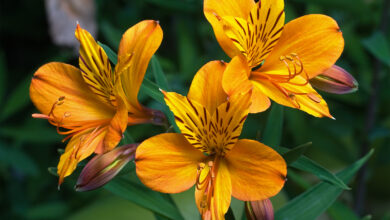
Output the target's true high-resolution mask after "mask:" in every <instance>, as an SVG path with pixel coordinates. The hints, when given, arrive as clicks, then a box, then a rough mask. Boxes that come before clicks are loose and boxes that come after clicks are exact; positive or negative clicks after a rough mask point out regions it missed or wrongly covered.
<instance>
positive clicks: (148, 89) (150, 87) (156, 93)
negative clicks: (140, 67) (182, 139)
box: [140, 79, 180, 133]
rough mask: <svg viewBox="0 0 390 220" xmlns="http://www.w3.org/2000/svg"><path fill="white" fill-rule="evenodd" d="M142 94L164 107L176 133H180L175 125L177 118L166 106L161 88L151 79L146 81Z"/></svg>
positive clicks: (143, 84) (141, 90)
mask: <svg viewBox="0 0 390 220" xmlns="http://www.w3.org/2000/svg"><path fill="white" fill-rule="evenodd" d="M140 92H142V93H145V94H147V95H148V96H150V97H151V98H153V99H154V100H156V101H157V102H159V103H160V104H163V105H164V107H163V110H162V111H163V112H164V114H165V115H166V116H167V117H168V121H169V123H170V124H171V125H172V126H173V129H174V131H175V132H176V133H180V130H179V128H178V127H177V125H176V123H175V118H174V116H173V113H172V112H171V111H170V110H169V109H168V107H167V106H166V104H165V101H164V95H163V94H162V92H161V91H160V88H159V87H158V86H157V85H156V84H155V83H153V82H152V81H150V80H149V79H144V82H143V83H142V85H141V89H140Z"/></svg>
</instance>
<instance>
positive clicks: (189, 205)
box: [171, 187, 200, 220]
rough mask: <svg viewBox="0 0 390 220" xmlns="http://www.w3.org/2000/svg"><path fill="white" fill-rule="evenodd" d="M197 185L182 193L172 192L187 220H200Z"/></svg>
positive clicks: (172, 196)
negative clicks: (196, 198)
mask: <svg viewBox="0 0 390 220" xmlns="http://www.w3.org/2000/svg"><path fill="white" fill-rule="evenodd" d="M194 192H195V187H191V188H190V189H189V190H186V191H184V192H182V193H175V194H171V198H172V199H173V201H174V202H175V204H176V206H177V208H178V209H179V211H180V213H181V214H182V215H183V217H184V219H186V220H200V214H199V211H198V208H197V207H196V204H195V193H194Z"/></svg>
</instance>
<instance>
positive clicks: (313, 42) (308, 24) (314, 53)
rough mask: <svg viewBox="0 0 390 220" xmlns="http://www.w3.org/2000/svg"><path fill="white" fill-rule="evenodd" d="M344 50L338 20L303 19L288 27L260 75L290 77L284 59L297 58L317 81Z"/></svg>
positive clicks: (316, 17)
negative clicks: (284, 57)
mask: <svg viewBox="0 0 390 220" xmlns="http://www.w3.org/2000/svg"><path fill="white" fill-rule="evenodd" d="M343 48H344V39H343V36H342V32H341V31H340V28H339V26H338V25H337V23H336V21H335V20H333V19H332V18H330V17H328V16H325V15H306V16H302V17H300V18H297V19H295V20H293V21H290V22H289V23H287V24H286V25H285V26H284V30H283V33H282V36H281V37H280V39H279V42H278V43H277V45H276V46H275V47H274V49H273V50H272V52H271V54H270V55H269V56H268V58H267V60H266V61H265V63H264V65H263V66H262V67H261V68H260V69H259V71H261V72H267V73H272V72H274V73H275V74H279V75H281V74H283V75H288V70H287V68H286V65H285V63H284V62H281V60H280V58H281V57H282V56H289V55H291V54H296V55H297V56H298V57H299V59H300V61H301V62H302V64H303V68H304V70H305V71H306V73H307V74H308V76H309V78H313V77H314V76H316V75H318V74H320V73H323V72H324V71H325V70H326V69H328V68H330V67H331V66H332V65H333V64H334V63H335V62H336V60H337V59H338V58H339V57H340V55H341V53H342V51H343Z"/></svg>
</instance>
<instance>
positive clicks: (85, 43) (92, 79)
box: [75, 24, 116, 104]
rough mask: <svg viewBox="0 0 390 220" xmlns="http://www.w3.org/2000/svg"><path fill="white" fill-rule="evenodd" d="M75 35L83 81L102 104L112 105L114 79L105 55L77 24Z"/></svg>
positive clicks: (113, 99)
mask: <svg viewBox="0 0 390 220" xmlns="http://www.w3.org/2000/svg"><path fill="white" fill-rule="evenodd" d="M75 35H76V38H77V39H78V40H79V41H80V54H79V66H80V70H81V75H82V76H83V78H84V81H85V82H86V83H87V84H88V86H89V87H90V89H91V90H92V92H94V93H95V94H96V95H97V96H98V97H99V98H100V99H101V100H102V101H103V102H106V103H108V104H111V103H112V102H113V103H114V102H115V95H113V90H114V84H115V80H116V79H115V76H114V75H113V74H112V69H111V64H110V61H109V60H108V57H107V55H106V53H105V52H104V50H103V48H102V47H101V46H99V45H98V44H97V43H96V41H95V39H93V37H92V36H91V34H90V33H88V31H86V30H84V29H82V28H81V27H80V25H79V24H77V28H76V32H75Z"/></svg>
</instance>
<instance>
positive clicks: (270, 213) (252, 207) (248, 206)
mask: <svg viewBox="0 0 390 220" xmlns="http://www.w3.org/2000/svg"><path fill="white" fill-rule="evenodd" d="M245 214H246V218H247V219H248V220H274V208H273V207H272V203H271V201H270V200H269V199H265V200H257V201H247V202H245Z"/></svg>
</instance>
